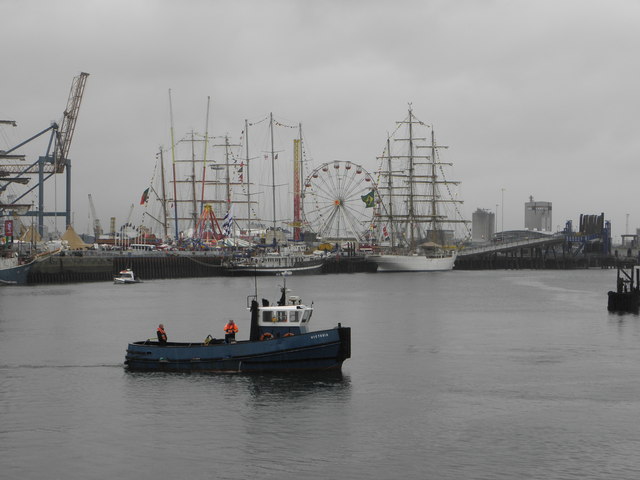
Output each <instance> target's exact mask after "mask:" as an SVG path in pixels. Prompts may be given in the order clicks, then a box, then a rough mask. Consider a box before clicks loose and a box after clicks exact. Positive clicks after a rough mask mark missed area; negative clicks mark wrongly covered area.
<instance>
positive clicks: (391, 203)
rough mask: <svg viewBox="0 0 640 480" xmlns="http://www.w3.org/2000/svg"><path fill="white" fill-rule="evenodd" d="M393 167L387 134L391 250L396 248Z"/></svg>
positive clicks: (389, 140) (389, 139)
mask: <svg viewBox="0 0 640 480" xmlns="http://www.w3.org/2000/svg"><path fill="white" fill-rule="evenodd" d="M391 169H392V165H391V138H390V137H389V135H388V134H387V171H388V175H387V186H388V188H389V228H391V248H395V246H396V245H395V220H394V218H393V174H392V173H391V172H392V170H391Z"/></svg>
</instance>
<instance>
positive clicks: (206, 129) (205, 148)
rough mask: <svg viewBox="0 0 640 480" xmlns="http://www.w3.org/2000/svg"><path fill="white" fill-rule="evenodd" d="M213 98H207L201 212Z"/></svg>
mask: <svg viewBox="0 0 640 480" xmlns="http://www.w3.org/2000/svg"><path fill="white" fill-rule="evenodd" d="M210 102H211V97H210V96H207V118H206V121H205V128H204V156H203V159H202V193H201V195H200V211H203V210H204V186H205V182H206V177H207V147H208V146H209V104H210Z"/></svg>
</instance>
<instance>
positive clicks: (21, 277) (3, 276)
mask: <svg viewBox="0 0 640 480" xmlns="http://www.w3.org/2000/svg"><path fill="white" fill-rule="evenodd" d="M32 265H33V262H31V263H26V264H24V265H15V266H11V265H10V264H7V263H6V262H5V263H3V264H0V285H26V284H27V280H28V276H29V270H31V267H32Z"/></svg>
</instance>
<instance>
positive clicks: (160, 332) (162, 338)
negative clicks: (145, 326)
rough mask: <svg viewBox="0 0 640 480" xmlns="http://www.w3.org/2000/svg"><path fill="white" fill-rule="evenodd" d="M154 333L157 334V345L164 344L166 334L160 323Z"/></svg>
mask: <svg viewBox="0 0 640 480" xmlns="http://www.w3.org/2000/svg"><path fill="white" fill-rule="evenodd" d="M156 333H157V334H158V343H160V344H163V345H164V344H166V343H167V332H165V331H164V325H163V324H162V323H161V324H160V325H158V331H157V332H156Z"/></svg>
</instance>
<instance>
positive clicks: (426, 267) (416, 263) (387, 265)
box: [368, 251, 457, 272]
mask: <svg viewBox="0 0 640 480" xmlns="http://www.w3.org/2000/svg"><path fill="white" fill-rule="evenodd" d="M456 256H457V253H456V252H455V251H450V252H447V251H442V252H441V253H439V254H438V253H433V252H432V253H428V254H427V253H413V254H404V255H399V254H395V255H394V254H372V255H369V256H368V259H369V260H371V261H372V262H374V263H375V264H376V265H377V266H378V270H377V271H378V272H440V271H447V270H452V269H453V265H454V263H455V261H456Z"/></svg>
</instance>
